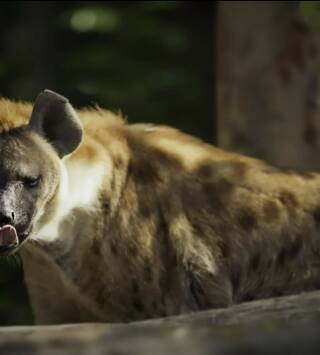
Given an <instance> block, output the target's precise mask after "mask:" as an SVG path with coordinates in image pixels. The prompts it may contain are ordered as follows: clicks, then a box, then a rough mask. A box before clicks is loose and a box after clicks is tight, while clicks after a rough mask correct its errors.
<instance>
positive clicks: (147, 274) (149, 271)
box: [144, 261, 153, 282]
mask: <svg viewBox="0 0 320 355" xmlns="http://www.w3.org/2000/svg"><path fill="white" fill-rule="evenodd" d="M144 279H145V281H146V282H152V280H153V275H152V269H151V265H150V263H149V262H148V261H146V262H145V264H144Z"/></svg>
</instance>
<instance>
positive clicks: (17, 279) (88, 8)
mask: <svg viewBox="0 0 320 355" xmlns="http://www.w3.org/2000/svg"><path fill="white" fill-rule="evenodd" d="M214 10H215V9H214V2H202V1H197V2H190V1H130V2H129V1H128V2H127V1H122V2H118V1H117V2H113V1H107V2H99V1H72V2H71V1H56V2H53V1H41V2H33V1H21V2H20V1H10V2H1V5H0V83H1V85H0V96H5V97H9V98H10V99H19V100H30V101H32V100H34V99H35V97H36V95H37V94H38V93H39V92H40V91H41V90H43V89H45V88H48V89H51V90H54V91H57V92H59V93H61V94H62V95H64V96H66V97H68V98H69V99H70V100H71V102H72V103H73V104H74V106H76V107H82V106H88V105H92V104H95V103H97V104H99V106H101V107H105V108H107V109H110V110H114V111H121V113H122V114H123V115H124V116H126V117H127V118H128V121H129V122H158V123H162V124H169V125H172V126H175V127H178V128H180V129H183V130H184V131H186V132H189V133H192V134H194V135H197V136H199V137H201V138H203V139H204V140H206V141H209V142H214V139H215V123H214V119H213V117H214V27H215V21H214V14H215V11H214ZM48 282H50V281H49V280H48ZM31 321H32V316H31V312H30V309H29V307H28V298H27V294H26V291H25V288H24V286H23V273H22V269H21V265H20V263H19V260H13V259H12V258H11V259H8V260H3V259H2V260H0V325H5V324H28V323H30V322H31Z"/></svg>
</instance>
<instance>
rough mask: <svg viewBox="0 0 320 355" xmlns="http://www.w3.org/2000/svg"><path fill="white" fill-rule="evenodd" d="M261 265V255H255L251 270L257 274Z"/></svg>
mask: <svg viewBox="0 0 320 355" xmlns="http://www.w3.org/2000/svg"><path fill="white" fill-rule="evenodd" d="M259 265H260V254H254V255H253V257H252V259H251V270H252V271H253V272H256V271H257V269H258V267H259Z"/></svg>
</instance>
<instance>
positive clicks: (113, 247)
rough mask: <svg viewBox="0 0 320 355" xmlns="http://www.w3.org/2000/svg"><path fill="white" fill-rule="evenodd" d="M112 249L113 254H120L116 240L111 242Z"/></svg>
mask: <svg viewBox="0 0 320 355" xmlns="http://www.w3.org/2000/svg"><path fill="white" fill-rule="evenodd" d="M110 250H111V252H112V254H113V255H118V248H117V246H116V244H115V242H114V241H111V242H110Z"/></svg>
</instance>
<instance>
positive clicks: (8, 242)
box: [0, 90, 320, 324]
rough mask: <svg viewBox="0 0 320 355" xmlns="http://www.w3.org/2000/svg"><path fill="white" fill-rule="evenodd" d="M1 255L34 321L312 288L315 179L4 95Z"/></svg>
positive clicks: (165, 312)
mask: <svg viewBox="0 0 320 355" xmlns="http://www.w3.org/2000/svg"><path fill="white" fill-rule="evenodd" d="M0 128H1V133H0V154H1V155H0V157H1V159H0V223H1V229H0V251H1V253H3V254H8V253H14V252H16V251H17V250H19V252H20V254H21V257H22V262H23V267H24V273H25V281H26V285H27V288H28V292H29V295H30V300H31V305H32V307H33V311H34V315H35V319H36V322H37V323H40V324H53V323H71V322H91V321H107V322H128V321H134V320H140V319H145V318H152V317H164V316H169V315H176V314H181V313H183V312H191V311H197V310H203V309H208V308H216V307H226V306H229V305H232V304H236V303H239V302H244V301H249V300H253V299H261V298H267V297H273V296H281V295H287V294H293V293H299V292H302V291H308V290H313V289H317V288H319V286H320V255H319V254H320V249H319V247H320V239H319V238H320V235H319V228H320V175H318V174H316V173H311V172H310V173H299V172H294V171H291V170H282V169H279V168H275V167H271V166H269V165H268V164H266V163H264V162H263V161H260V160H256V159H253V158H249V157H245V156H241V155H237V154H233V153H230V152H226V151H223V150H221V149H218V148H216V147H214V146H211V145H209V144H206V143H204V142H202V141H201V140H199V139H197V138H195V137H192V136H189V135H186V134H184V133H182V132H180V131H178V130H176V129H174V128H170V127H165V126H154V125H150V124H128V123H126V122H125V120H123V119H122V118H121V117H118V116H117V115H114V114H112V113H111V112H109V111H106V110H103V109H100V108H94V109H83V110H75V109H73V107H72V106H71V104H70V103H69V101H68V100H67V99H66V98H64V97H62V96H60V95H58V94H56V93H53V92H51V91H48V90H45V91H44V92H42V93H41V94H40V95H39V96H38V97H37V99H36V101H35V103H34V105H32V104H29V103H20V102H13V101H10V100H7V99H2V100H1V101H0Z"/></svg>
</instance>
